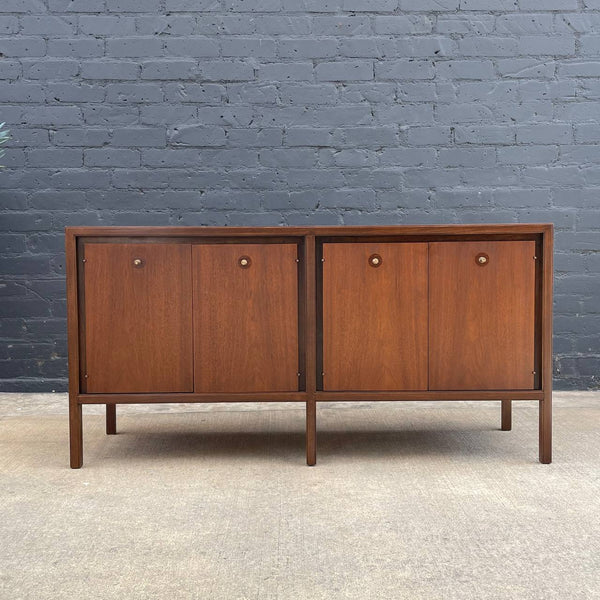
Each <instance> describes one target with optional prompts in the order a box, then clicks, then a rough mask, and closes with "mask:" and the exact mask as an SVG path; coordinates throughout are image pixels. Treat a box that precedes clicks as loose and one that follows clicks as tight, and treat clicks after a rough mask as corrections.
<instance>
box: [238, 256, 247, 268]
mask: <svg viewBox="0 0 600 600" xmlns="http://www.w3.org/2000/svg"><path fill="white" fill-rule="evenodd" d="M247 264H248V259H247V258H242V260H240V265H242V267H245V266H246V265H247Z"/></svg>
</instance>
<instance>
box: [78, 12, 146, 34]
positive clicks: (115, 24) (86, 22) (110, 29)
mask: <svg viewBox="0 0 600 600" xmlns="http://www.w3.org/2000/svg"><path fill="white" fill-rule="evenodd" d="M79 29H80V30H81V32H82V33H84V34H87V35H101V36H115V35H119V36H122V35H133V34H134V33H135V31H136V28H135V19H134V18H133V17H124V16H118V17H117V16H114V17H108V16H103V15H102V16H100V15H81V16H80V17H79Z"/></svg>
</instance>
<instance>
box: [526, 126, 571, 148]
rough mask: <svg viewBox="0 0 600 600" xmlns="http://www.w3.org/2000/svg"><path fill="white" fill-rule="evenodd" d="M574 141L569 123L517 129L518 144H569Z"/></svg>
mask: <svg viewBox="0 0 600 600" xmlns="http://www.w3.org/2000/svg"><path fill="white" fill-rule="evenodd" d="M572 139H573V131H572V127H571V125H569V124H567V123H543V124H539V125H520V126H518V127H517V142H519V143H520V144H568V143H570V142H571V141H572Z"/></svg>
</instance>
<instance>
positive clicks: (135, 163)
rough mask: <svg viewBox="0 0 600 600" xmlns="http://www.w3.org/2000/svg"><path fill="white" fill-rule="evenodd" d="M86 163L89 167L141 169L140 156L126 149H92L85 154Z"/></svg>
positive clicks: (136, 152)
mask: <svg viewBox="0 0 600 600" xmlns="http://www.w3.org/2000/svg"><path fill="white" fill-rule="evenodd" d="M84 163H85V165H86V166H89V167H121V168H128V167H139V166H140V154H139V152H138V151H137V150H130V149H124V148H90V149H89V150H85V152H84Z"/></svg>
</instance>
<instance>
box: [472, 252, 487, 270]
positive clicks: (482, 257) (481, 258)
mask: <svg viewBox="0 0 600 600" xmlns="http://www.w3.org/2000/svg"><path fill="white" fill-rule="evenodd" d="M475 262H476V263H477V264H478V265H479V266H480V267H485V265H487V264H488V263H489V262H490V257H489V256H488V255H487V254H485V253H484V252H481V253H480V254H478V255H477V256H476V257H475Z"/></svg>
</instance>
